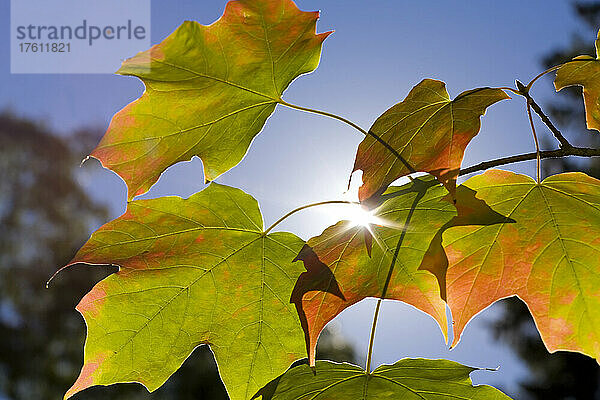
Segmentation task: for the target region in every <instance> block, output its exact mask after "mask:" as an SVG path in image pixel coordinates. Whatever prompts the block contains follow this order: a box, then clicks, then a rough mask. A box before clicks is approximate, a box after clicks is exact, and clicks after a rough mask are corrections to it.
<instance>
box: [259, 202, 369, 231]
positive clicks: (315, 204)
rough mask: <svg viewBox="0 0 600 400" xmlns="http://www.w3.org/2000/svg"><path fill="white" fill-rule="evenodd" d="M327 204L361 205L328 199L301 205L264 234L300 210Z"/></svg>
mask: <svg viewBox="0 0 600 400" xmlns="http://www.w3.org/2000/svg"><path fill="white" fill-rule="evenodd" d="M325 204H355V205H360V203H358V202H356V201H347V200H328V201H320V202H318V203H312V204H306V205H304V206H301V207H298V208H295V209H293V210H292V211H290V212H288V213H287V214H285V215H284V216H283V217H281V218H279V219H278V220H277V221H275V222H274V223H273V224H272V225H271V226H269V227H268V228H267V229H266V230H265V231H264V232H263V235H267V234H268V233H269V232H270V231H271V230H272V229H273V228H275V227H276V226H277V225H279V224H280V223H281V222H283V220H285V219H286V218H288V217H289V216H291V215H292V214H295V213H297V212H298V211H302V210H305V209H307V208H310V207H317V206H322V205H325Z"/></svg>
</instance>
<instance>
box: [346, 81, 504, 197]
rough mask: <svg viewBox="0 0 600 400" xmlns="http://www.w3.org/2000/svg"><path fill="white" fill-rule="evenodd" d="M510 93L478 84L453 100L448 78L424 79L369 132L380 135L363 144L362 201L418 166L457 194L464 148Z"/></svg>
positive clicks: (358, 164)
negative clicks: (488, 110)
mask: <svg viewBox="0 0 600 400" xmlns="http://www.w3.org/2000/svg"><path fill="white" fill-rule="evenodd" d="M508 98H509V97H508V95H507V94H506V93H505V92H504V91H503V90H501V89H494V88H478V89H473V90H468V91H466V92H463V93H461V94H459V95H458V96H457V97H456V98H455V99H454V100H451V99H450V96H449V95H448V92H447V91H446V85H445V84H444V82H440V81H437V80H433V79H424V80H423V81H421V82H420V83H419V84H418V85H417V86H415V87H414V88H413V89H412V90H411V91H410V93H409V94H408V96H406V98H405V99H404V100H403V101H402V102H400V103H398V104H396V105H395V106H393V107H392V108H390V109H389V110H387V111H386V112H385V113H383V114H382V115H381V116H380V117H379V118H377V120H376V121H375V123H374V124H373V126H372V127H371V129H370V130H369V132H370V133H372V134H374V135H375V136H377V138H378V139H379V140H378V139H377V138H375V137H374V136H373V135H367V136H366V137H365V138H364V139H363V141H362V142H361V143H360V145H359V146H358V151H357V153H356V161H355V162H354V171H356V170H362V171H363V175H362V179H363V185H362V186H361V188H360V189H359V197H360V199H361V201H362V200H365V199H367V198H369V197H371V196H373V195H374V194H376V193H378V192H379V193H381V191H383V190H385V188H386V187H387V186H388V185H389V184H391V183H392V182H393V181H395V180H396V179H398V178H400V177H402V176H405V175H408V174H410V173H412V172H416V171H424V172H428V173H430V174H432V175H434V176H436V177H437V178H438V179H439V180H440V182H442V183H444V185H446V187H447V188H448V190H449V191H450V192H451V193H453V192H454V187H455V185H456V177H457V176H458V172H459V170H460V164H461V162H462V159H463V155H464V151H465V148H466V147H467V144H469V142H470V141H471V139H473V137H474V136H475V135H477V133H478V132H479V128H480V121H479V118H480V117H481V116H482V115H483V114H484V113H485V110H486V108H487V107H489V106H491V105H492V104H494V103H496V102H498V101H500V100H504V99H508ZM382 142H384V143H385V144H384V143H382Z"/></svg>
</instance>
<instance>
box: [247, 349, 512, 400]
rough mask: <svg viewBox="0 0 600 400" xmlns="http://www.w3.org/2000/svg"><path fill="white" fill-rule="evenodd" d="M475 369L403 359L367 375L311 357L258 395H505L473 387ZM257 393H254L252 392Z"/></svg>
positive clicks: (267, 398)
mask: <svg viewBox="0 0 600 400" xmlns="http://www.w3.org/2000/svg"><path fill="white" fill-rule="evenodd" d="M475 370H477V368H471V367H467V366H464V365H461V364H458V363H456V362H454V361H448V360H426V359H421V358H415V359H410V358H406V359H403V360H400V361H398V362H396V363H395V364H393V365H382V366H380V367H378V368H377V369H375V370H374V371H373V372H372V373H371V374H367V373H365V371H364V370H363V369H362V368H360V367H357V366H356V365H352V364H347V363H343V364H338V363H333V362H329V361H317V365H316V368H315V373H313V370H312V369H311V368H310V367H308V366H307V365H299V366H296V367H293V368H291V369H290V370H288V371H287V372H286V373H285V374H283V375H282V376H281V377H279V378H278V379H277V380H276V381H274V382H271V383H270V384H269V385H268V386H267V387H265V388H264V389H263V390H262V391H261V393H260V395H261V398H262V400H382V399H394V400H398V399H402V400H410V399H414V400H441V399H462V400H509V399H510V398H509V397H508V396H506V395H505V394H503V393H502V392H500V391H499V390H497V389H494V388H493V387H491V386H485V385H477V386H473V383H472V382H471V378H470V377H469V374H470V373H471V372H473V371H475ZM256 397H257V398H258V396H256Z"/></svg>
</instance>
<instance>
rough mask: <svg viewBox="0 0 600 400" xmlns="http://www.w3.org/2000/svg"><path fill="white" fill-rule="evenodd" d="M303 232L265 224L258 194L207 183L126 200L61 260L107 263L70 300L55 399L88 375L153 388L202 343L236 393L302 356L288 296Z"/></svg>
mask: <svg viewBox="0 0 600 400" xmlns="http://www.w3.org/2000/svg"><path fill="white" fill-rule="evenodd" d="M303 245H304V242H303V241H302V240H301V239H300V238H298V237H296V236H295V235H293V234H291V233H287V232H275V233H269V234H265V233H264V232H263V221H262V216H261V213H260V210H259V208H258V204H257V202H256V200H254V199H253V198H252V197H251V196H249V195H247V194H245V193H244V192H242V191H241V190H238V189H234V188H231V187H228V186H222V185H217V184H215V183H212V184H211V185H209V186H208V187H207V188H206V189H204V190H203V191H201V192H199V193H196V194H195V195H193V196H191V197H190V198H189V199H185V200H184V199H181V198H179V197H164V198H159V199H152V200H137V201H132V202H130V203H129V204H128V206H127V211H126V212H125V214H123V215H122V216H121V217H119V218H117V219H115V220H114V221H111V222H109V223H107V224H106V225H104V226H103V227H101V228H100V229H99V230H97V231H96V232H95V233H94V234H93V235H92V237H91V238H90V240H89V241H88V242H87V243H86V244H85V245H84V246H83V247H82V248H81V250H80V251H79V252H78V253H77V255H76V256H75V258H74V259H73V261H72V262H71V264H74V263H86V264H115V265H119V266H120V270H119V272H117V273H115V274H112V275H110V276H109V277H107V278H106V279H104V280H103V281H101V282H99V283H98V284H97V285H96V286H95V287H94V288H93V289H92V290H91V291H90V292H89V293H88V294H87V295H86V296H85V297H84V298H83V299H82V300H81V302H80V303H79V304H78V306H77V310H78V311H79V312H80V313H81V314H82V315H83V317H84V318H85V321H86V325H87V329H88V332H87V333H88V335H87V339H86V344H85V356H84V365H83V368H82V370H81V373H80V375H79V378H78V379H77V380H76V382H75V383H74V384H73V387H72V388H71V389H69V391H68V392H67V393H66V395H65V398H68V397H70V396H72V395H74V394H75V393H77V392H80V391H82V390H84V389H86V388H88V387H90V386H94V385H110V384H113V383H118V382H139V383H142V384H144V385H145V386H146V387H147V388H148V389H149V390H150V391H153V390H155V389H157V388H158V387H160V386H161V385H162V384H163V383H164V382H165V381H166V380H167V379H168V377H169V376H170V375H171V374H173V373H174V372H175V371H176V370H177V369H178V368H179V367H180V366H181V364H182V363H183V362H184V360H185V359H186V358H187V357H188V356H189V355H190V354H191V353H192V351H193V350H194V348H196V347H197V346H199V345H202V344H209V345H210V346H211V350H212V351H213V353H214V354H215V359H216V361H217V364H218V366H219V372H220V373H221V377H222V378H223V382H224V383H225V386H226V388H227V391H228V393H229V395H230V397H231V399H234V400H237V399H240V400H241V399H248V398H249V397H250V396H252V395H253V394H254V393H255V392H256V391H257V390H258V389H260V388H261V387H262V386H263V385H264V384H266V383H267V382H269V381H270V380H272V379H273V378H275V377H276V376H277V375H279V374H280V373H281V372H282V371H284V370H285V369H286V368H287V367H289V365H290V364H291V363H292V362H293V361H295V360H297V359H299V358H302V357H303V355H304V349H305V346H304V337H303V335H302V329H301V325H300V322H299V320H298V316H297V313H296V311H295V310H294V307H293V306H292V305H291V304H289V296H290V294H291V292H292V288H293V286H294V283H295V282H296V280H297V278H298V276H299V275H300V273H301V270H302V267H301V265H299V264H298V263H294V262H293V261H292V260H293V259H294V257H295V256H296V254H297V253H298V252H299V251H300V249H301V248H302V246H303Z"/></svg>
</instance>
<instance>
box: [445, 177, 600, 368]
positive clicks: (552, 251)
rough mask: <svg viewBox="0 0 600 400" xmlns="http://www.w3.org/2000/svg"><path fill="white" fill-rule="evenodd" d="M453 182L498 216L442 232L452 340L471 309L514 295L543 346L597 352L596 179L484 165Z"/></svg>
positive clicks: (599, 256) (599, 230)
mask: <svg viewBox="0 0 600 400" xmlns="http://www.w3.org/2000/svg"><path fill="white" fill-rule="evenodd" d="M461 186H464V187H466V188H467V189H469V190H472V191H474V192H475V193H476V197H477V198H478V199H480V200H482V201H484V202H485V203H486V204H487V205H489V207H491V208H492V209H493V210H494V211H495V212H497V213H498V214H500V215H505V217H504V220H501V219H496V220H495V221H491V220H490V219H489V217H483V221H482V223H483V225H479V226H478V219H480V218H481V216H479V217H478V216H474V218H472V220H471V222H470V225H468V224H467V222H465V221H463V223H464V224H465V225H466V226H456V227H450V228H448V229H447V230H445V232H444V233H443V246H444V250H445V253H446V255H447V266H448V267H447V268H448V270H447V281H448V284H447V292H448V304H449V306H450V308H451V310H452V313H453V319H454V325H453V326H454V344H456V343H457V342H458V341H459V340H460V335H461V334H462V331H463V329H464V328H465V326H466V324H467V322H468V321H469V320H470V319H471V318H473V316H475V314H477V313H478V312H480V311H482V310H483V309H484V308H486V307H487V306H489V305H490V304H492V303H493V302H495V301H496V300H500V299H502V298H505V297H509V296H514V295H517V296H519V297H520V298H521V299H522V300H523V301H524V302H525V303H526V304H527V306H528V307H529V310H530V312H531V314H532V316H533V319H534V321H535V323H536V325H537V328H538V330H539V332H540V335H541V337H542V340H543V341H544V343H545V345H546V347H547V348H548V350H549V351H551V352H554V351H557V350H571V351H578V352H581V353H584V354H587V355H590V356H592V357H594V358H598V357H600V333H599V332H600V292H599V291H598V287H599V286H600V181H598V180H596V179H594V178H591V177H589V176H587V175H585V174H583V173H579V172H578V173H564V174H559V175H554V176H551V177H549V178H546V179H545V180H544V181H543V182H542V183H541V184H536V183H535V182H534V181H533V179H531V178H530V177H528V176H525V175H520V174H515V173H512V172H507V171H500V170H488V171H486V172H485V173H483V174H481V175H477V176H475V177H473V178H471V179H469V180H467V181H466V182H465V183H463V185H461ZM459 189H460V187H459ZM459 201H460V199H459V200H458V201H457V205H458V206H459V210H460V205H459ZM463 217H464V218H468V215H467V216H463Z"/></svg>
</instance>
